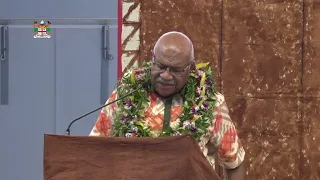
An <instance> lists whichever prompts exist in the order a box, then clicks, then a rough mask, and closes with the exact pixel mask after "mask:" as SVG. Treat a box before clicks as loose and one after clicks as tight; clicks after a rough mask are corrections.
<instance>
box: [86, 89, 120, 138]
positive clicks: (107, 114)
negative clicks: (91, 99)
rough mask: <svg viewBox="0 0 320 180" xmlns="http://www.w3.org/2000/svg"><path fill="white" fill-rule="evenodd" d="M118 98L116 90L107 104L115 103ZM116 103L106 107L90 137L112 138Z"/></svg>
mask: <svg viewBox="0 0 320 180" xmlns="http://www.w3.org/2000/svg"><path fill="white" fill-rule="evenodd" d="M116 98H117V93H116V90H114V91H113V92H112V93H111V95H110V97H109V99H108V100H107V101H106V103H105V104H107V103H109V102H111V101H114V100H115V99H116ZM116 106H117V105H116V103H113V104H111V105H109V106H106V107H104V108H103V109H102V110H101V112H100V114H99V116H98V119H97V120H96V122H95V124H94V126H93V128H92V130H91V132H90V134H89V136H106V137H110V136H112V124H113V122H114V119H115V109H116Z"/></svg>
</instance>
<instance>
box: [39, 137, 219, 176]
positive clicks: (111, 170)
mask: <svg viewBox="0 0 320 180" xmlns="http://www.w3.org/2000/svg"><path fill="white" fill-rule="evenodd" d="M44 179H45V180H221V179H220V178H219V177H218V175H217V174H216V172H215V171H214V169H213V168H212V166H211V165H210V164H209V162H208V161H207V160H206V159H205V157H204V156H203V154H202V152H201V151H200V149H199V147H198V145H197V143H196V141H195V140H194V139H193V137H191V136H174V137H159V138H117V137H112V138H106V137H91V136H65V135H50V134H45V135H44Z"/></svg>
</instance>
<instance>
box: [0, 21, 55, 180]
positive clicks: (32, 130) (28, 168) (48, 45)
mask: <svg viewBox="0 0 320 180" xmlns="http://www.w3.org/2000/svg"><path fill="white" fill-rule="evenodd" d="M8 29H9V60H10V66H9V99H10V103H9V105H5V106H0V119H1V131H0V142H1V143H2V145H4V146H1V148H0V179H3V180H5V179H8V180H9V179H10V180H20V179H32V180H41V179H43V172H42V167H43V158H42V157H43V151H42V150H43V134H44V133H54V124H55V122H54V118H55V117H54V115H55V114H54V107H55V106H54V102H55V91H54V89H55V87H54V82H55V78H54V77H55V60H54V57H55V56H54V51H53V50H54V39H34V38H33V34H32V29H33V27H32V25H31V26H11V25H9V28H8Z"/></svg>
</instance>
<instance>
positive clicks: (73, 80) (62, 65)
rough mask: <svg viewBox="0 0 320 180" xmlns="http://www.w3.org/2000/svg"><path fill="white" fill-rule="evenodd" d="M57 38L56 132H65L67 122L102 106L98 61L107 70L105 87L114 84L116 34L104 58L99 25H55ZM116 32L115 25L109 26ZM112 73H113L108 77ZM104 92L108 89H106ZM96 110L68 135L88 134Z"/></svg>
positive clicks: (108, 91) (77, 123)
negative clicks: (109, 57) (109, 50)
mask: <svg viewBox="0 0 320 180" xmlns="http://www.w3.org/2000/svg"><path fill="white" fill-rule="evenodd" d="M56 28H57V29H56V32H57V34H56V38H57V41H56V43H57V49H56V54H57V57H56V58H57V94H58V96H57V106H56V109H57V111H56V113H57V114H56V116H57V133H58V134H64V133H65V130H66V128H67V126H68V124H69V123H70V122H71V121H72V120H73V119H75V118H76V117H78V116H80V115H82V114H85V113H87V112H89V111H91V110H93V109H95V108H96V107H99V106H100V105H101V103H100V99H101V92H100V89H101V87H100V84H101V73H102V72H101V66H102V64H101V62H102V61H105V62H106V63H104V64H103V66H105V67H104V68H105V70H106V71H108V73H107V74H108V75H109V76H108V78H107V79H105V80H106V81H105V83H106V84H107V87H109V85H110V84H111V85H110V87H113V86H114V84H115V83H116V75H117V58H116V52H117V36H116V34H113V36H114V37H113V38H112V39H111V40H112V42H110V44H112V45H113V46H112V48H111V53H112V55H113V56H114V57H115V58H114V59H113V60H110V61H107V60H104V59H103V56H102V26H101V25H87V26H81V25H78V26H56ZM112 29H113V33H116V32H117V31H116V27H112ZM110 75H112V76H110ZM106 92H107V95H109V94H110V92H111V89H110V88H107V89H106ZM98 113H99V111H98V112H96V113H94V114H91V115H89V116H87V117H85V118H83V119H82V120H80V121H78V122H76V123H75V124H74V125H73V126H72V128H71V135H88V134H89V132H90V130H91V129H92V127H93V124H94V122H95V121H96V119H97V116H98Z"/></svg>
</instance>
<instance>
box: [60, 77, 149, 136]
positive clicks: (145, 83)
mask: <svg viewBox="0 0 320 180" xmlns="http://www.w3.org/2000/svg"><path fill="white" fill-rule="evenodd" d="M150 87H151V82H144V83H142V85H141V86H140V87H139V88H137V89H136V90H134V91H132V92H130V93H128V94H126V95H124V96H122V97H119V98H117V99H116V100H114V101H111V102H109V103H107V104H105V105H103V106H100V107H98V108H97V109H95V110H92V111H90V112H88V113H86V114H84V115H82V116H80V117H78V118H76V119H74V120H73V121H71V123H69V125H68V128H67V130H66V135H70V128H71V126H72V124H73V123H75V122H76V121H79V120H80V119H82V118H84V117H86V116H88V115H90V114H92V113H94V112H96V111H98V110H99V109H102V108H104V107H106V106H109V105H110V104H113V103H115V102H117V101H119V100H121V99H124V98H125V97H128V96H130V95H131V94H133V93H135V92H136V91H138V90H140V89H148V88H150Z"/></svg>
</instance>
